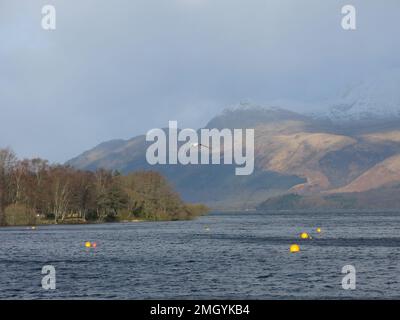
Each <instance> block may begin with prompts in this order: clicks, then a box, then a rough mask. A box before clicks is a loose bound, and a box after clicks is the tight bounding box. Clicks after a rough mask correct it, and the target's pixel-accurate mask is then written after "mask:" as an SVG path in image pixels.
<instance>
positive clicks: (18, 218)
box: [0, 149, 208, 226]
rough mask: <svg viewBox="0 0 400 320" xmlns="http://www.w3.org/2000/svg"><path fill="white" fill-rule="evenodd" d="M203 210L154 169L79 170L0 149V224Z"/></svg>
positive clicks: (185, 215)
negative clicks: (124, 173) (22, 157)
mask: <svg viewBox="0 0 400 320" xmlns="http://www.w3.org/2000/svg"><path fill="white" fill-rule="evenodd" d="M207 211H208V209H207V207H206V206H204V205H201V204H188V203H185V202H183V201H182V199H181V198H180V196H179V195H178V194H177V193H176V192H175V191H174V190H173V188H172V187H171V186H170V185H169V183H168V181H167V180H166V179H165V178H164V177H163V176H162V175H161V174H159V173H158V172H154V171H137V172H133V173H131V174H128V175H121V174H120V173H119V172H118V171H109V170H104V169H99V170H97V171H95V172H92V171H83V170H77V169H74V168H73V167H71V166H66V165H58V164H57V165H52V164H49V163H48V161H46V160H43V159H39V158H36V159H25V160H19V159H18V158H17V157H16V155H15V154H14V152H13V151H12V150H10V149H0V226H16V225H36V224H63V223H65V224H66V223H101V222H123V221H137V220H144V221H160V220H186V219H192V218H195V217H197V216H199V215H202V214H205V213H207Z"/></svg>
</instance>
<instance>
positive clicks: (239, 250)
mask: <svg viewBox="0 0 400 320" xmlns="http://www.w3.org/2000/svg"><path fill="white" fill-rule="evenodd" d="M317 227H321V228H322V232H321V234H318V233H317V232H316V231H315V230H316V228H317ZM303 231H306V232H308V233H309V234H310V235H311V236H312V237H313V239H311V240H301V239H300V238H299V234H300V233H301V232H303ZM86 241H95V242H96V244H97V247H96V248H86V247H85V242H86ZM292 243H298V244H299V245H300V248H301V251H300V252H299V253H296V254H290V253H289V246H290V245H291V244H292ZM399 254H400V213H394V212H391V213H390V212H386V213H385V212H378V213H372V212H369V213H355V212H352V213H345V212H335V213H304V212H303V213H279V214H278V213H275V214H271V213H265V214H254V213H214V214H211V215H209V216H206V217H202V218H200V219H198V220H194V221H177V222H144V223H129V224H103V225H81V226H43V227H38V228H37V230H28V229H26V228H2V229H0V298H3V299H4V298H6V299H9V298H24V299H32V298H45V299H49V298H57V299H59V298H72V299H74V298H91V299H97V298H98V299H146V298H153V299H191V298H193V299H203V298H204V299H213V298H235V299H236V298H237V299H282V298H284V299H290V298H295V299H301V298H307V299H310V298H318V299H329V298H373V297H378V298H400V283H399V281H400V279H399V276H398V274H399V273H400V263H399V256H400V255H399ZM47 264H51V265H53V266H55V268H56V276H57V289H56V290H54V291H45V290H43V289H42V287H41V280H42V275H41V269H42V267H43V266H44V265H47ZM346 264H351V265H354V266H355V267H356V270H357V289H356V290H354V291H346V290H343V289H342V287H341V281H342V277H343V276H344V275H343V274H341V270H342V267H343V266H344V265H346Z"/></svg>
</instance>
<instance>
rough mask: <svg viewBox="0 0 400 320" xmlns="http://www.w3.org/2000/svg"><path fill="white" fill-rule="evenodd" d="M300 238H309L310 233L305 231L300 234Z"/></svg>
mask: <svg viewBox="0 0 400 320" xmlns="http://www.w3.org/2000/svg"><path fill="white" fill-rule="evenodd" d="M300 238H302V239H309V238H310V236H309V235H308V233H307V232H303V233H302V234H301V235H300Z"/></svg>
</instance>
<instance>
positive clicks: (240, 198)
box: [68, 105, 400, 209]
mask: <svg viewBox="0 0 400 320" xmlns="http://www.w3.org/2000/svg"><path fill="white" fill-rule="evenodd" d="M325 124H326V122H320V121H318V120H316V119H313V118H310V117H306V116H304V115H299V114H296V113H294V112H291V111H286V110H283V109H279V108H260V107H254V108H252V107H250V106H249V105H245V106H241V107H239V108H236V109H232V110H228V111H225V112H224V113H222V114H221V115H219V116H217V117H215V118H213V119H212V120H211V121H210V122H209V123H208V124H207V126H206V127H207V128H209V129H211V128H217V129H222V128H254V129H255V171H254V173H253V174H252V175H250V176H242V177H240V176H235V174H234V168H235V166H234V165H187V166H183V165H179V164H178V165H157V166H150V165H149V164H148V163H147V162H146V158H145V153H146V149H147V147H148V145H149V144H148V143H147V142H146V141H145V137H144V136H138V137H135V138H133V139H130V140H127V141H124V140H114V141H110V142H108V143H103V144H101V145H99V146H97V147H95V148H93V149H92V150H89V151H87V152H85V153H83V154H82V155H81V156H78V157H76V158H74V159H72V160H70V161H69V162H68V164H70V165H72V166H74V167H77V168H81V169H89V170H96V169H97V168H101V167H103V168H107V169H117V170H119V171H121V172H122V173H128V172H131V171H135V170H143V169H144V170H156V171H159V172H161V173H162V174H163V175H165V176H167V177H168V179H169V180H170V181H171V182H172V183H173V184H174V185H175V188H176V190H177V191H178V192H180V193H181V194H182V197H183V199H184V200H186V201H192V202H204V203H206V204H208V205H210V206H213V207H218V208H231V209H232V208H237V209H247V208H253V207H255V206H256V205H257V204H258V203H260V202H262V201H264V200H265V199H268V198H271V197H275V196H279V195H282V194H287V193H296V194H301V195H304V196H307V197H309V196H313V195H318V197H319V195H323V194H326V193H331V194H332V196H333V195H334V194H337V193H341V194H342V193H354V192H361V191H362V192H367V191H369V190H373V189H376V188H386V186H387V185H388V184H395V183H397V182H399V183H400V175H399V174H398V173H399V172H400V165H399V159H400V131H399V130H398V129H397V128H398V123H396V122H385V123H381V124H379V125H376V126H372V125H370V126H366V127H358V126H357V125H353V124H354V123H352V125H351V126H343V125H340V126H326V125H325ZM222 157H223V154H222Z"/></svg>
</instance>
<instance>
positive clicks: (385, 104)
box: [311, 70, 400, 123]
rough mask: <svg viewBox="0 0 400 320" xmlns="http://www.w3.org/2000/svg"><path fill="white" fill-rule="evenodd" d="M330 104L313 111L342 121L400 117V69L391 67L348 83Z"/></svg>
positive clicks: (322, 116) (315, 114)
mask: <svg viewBox="0 0 400 320" xmlns="http://www.w3.org/2000/svg"><path fill="white" fill-rule="evenodd" d="M329 106H330V107H329V108H328V110H326V111H322V112H313V113H312V114H311V115H312V116H313V117H315V118H325V119H326V118H327V119H330V120H331V121H332V122H339V123H340V122H350V121H379V120H388V119H396V118H399V119H400V72H399V71H398V70H396V71H392V72H390V73H385V74H381V75H379V76H376V77H374V78H371V79H367V80H364V81H361V82H359V83H357V84H354V85H351V86H348V87H347V88H346V89H345V90H343V91H342V93H341V94H339V98H338V99H337V100H335V101H332V102H330V103H329Z"/></svg>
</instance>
